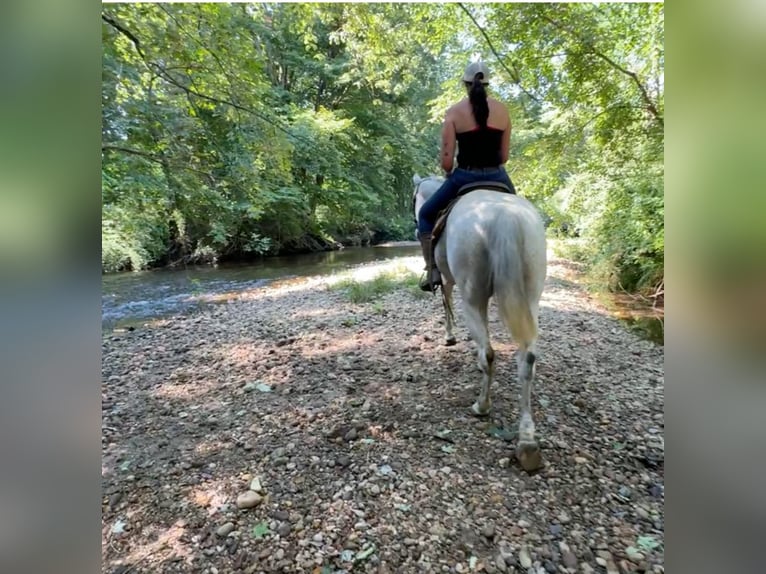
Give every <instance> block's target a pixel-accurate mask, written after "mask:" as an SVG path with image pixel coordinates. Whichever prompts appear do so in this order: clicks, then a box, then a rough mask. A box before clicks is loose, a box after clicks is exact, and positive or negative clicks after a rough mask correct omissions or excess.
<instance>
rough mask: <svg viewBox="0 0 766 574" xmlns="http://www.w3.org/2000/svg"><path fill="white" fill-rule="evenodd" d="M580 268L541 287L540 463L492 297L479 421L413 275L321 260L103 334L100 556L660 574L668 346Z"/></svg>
mask: <svg viewBox="0 0 766 574" xmlns="http://www.w3.org/2000/svg"><path fill="white" fill-rule="evenodd" d="M405 263H406V264H407V265H410V266H411V267H412V268H413V269H417V268H418V267H419V266H420V265H421V263H420V261H418V259H416V258H409V259H406V260H405ZM391 265H397V264H392V263H385V264H382V265H381V264H378V265H375V266H370V265H367V266H362V267H359V268H358V270H357V275H358V277H359V278H362V279H363V278H364V277H365V276H368V277H369V276H370V275H371V274H374V273H375V272H377V271H378V270H380V269H383V268H385V267H387V266H391ZM571 269H572V264H571V263H569V262H567V261H564V260H559V259H552V260H551V261H550V264H549V279H548V282H547V287H546V290H545V293H544V295H543V302H542V309H541V318H540V323H541V340H540V343H539V356H540V360H539V366H538V371H537V372H538V377H537V383H536V388H535V391H534V400H533V404H534V406H535V419H536V422H537V430H538V434H539V436H540V439H541V445H542V448H543V456H544V459H545V467H544V468H543V469H542V470H541V471H540V472H538V473H537V474H535V475H533V476H530V475H527V474H526V473H524V472H523V471H522V470H521V469H520V468H519V467H518V464H517V463H516V462H515V461H514V458H513V442H506V441H505V440H503V439H504V438H508V439H512V436H511V434H510V432H509V429H511V428H512V425H513V424H514V423H515V420H516V416H517V413H518V409H517V396H518V388H517V385H516V384H515V368H514V367H513V363H512V362H511V353H512V351H513V349H514V348H515V347H514V345H513V343H511V342H510V341H509V338H508V336H507V335H506V334H505V333H504V331H503V329H502V326H501V324H500V323H499V321H498V319H497V314H496V313H495V311H494V309H493V310H492V313H491V318H492V323H491V326H490V327H491V331H492V333H493V341H494V346H495V350H496V353H497V357H498V359H497V371H496V383H495V385H494V388H493V399H494V409H493V413H494V416H493V417H492V418H491V419H490V420H487V421H482V420H477V419H475V418H473V417H471V416H470V414H469V411H468V409H469V407H470V405H471V403H472V402H473V400H474V399H475V396H476V393H477V392H478V382H479V371H478V367H477V365H476V362H475V356H474V353H473V348H472V346H471V343H470V341H467V340H466V331H465V329H464V327H463V323H462V320H461V319H460V318H459V315H458V330H457V334H458V340H459V343H458V345H457V346H454V347H444V346H442V345H441V339H442V336H443V328H442V314H441V305H440V301H439V299H438V297H425V298H423V297H417V296H416V295H415V294H413V292H412V291H410V290H408V289H406V288H402V289H398V290H395V291H392V292H390V293H388V294H386V295H384V296H383V297H382V298H381V299H380V300H379V301H377V302H374V303H365V304H352V303H350V302H349V299H348V297H347V296H346V294H345V293H344V292H343V291H340V290H337V289H330V288H328V285H329V284H330V283H332V282H333V281H334V280H335V279H334V278H332V277H330V278H327V277H326V278H312V279H308V280H305V281H297V282H292V283H280V284H276V285H273V286H271V287H269V288H265V289H260V290H254V291H251V292H246V293H241V294H238V295H237V296H236V297H234V298H231V299H229V300H228V301H227V302H225V303H223V304H219V305H214V306H211V307H209V308H206V309H204V310H202V311H200V312H198V313H195V314H194V315H191V316H186V317H178V318H171V319H167V320H163V321H157V322H154V323H152V324H149V325H147V326H145V327H143V328H139V329H137V330H136V331H133V332H126V333H109V334H105V335H104V339H103V385H102V393H103V408H104V418H103V439H102V440H103V463H102V477H103V478H102V484H103V518H102V520H103V525H102V526H103V531H102V532H103V539H102V540H103V545H102V547H103V564H104V565H103V571H104V572H110V573H122V574H126V573H127V572H131V573H133V572H199V573H202V572H205V573H209V574H213V573H215V572H218V573H225V572H251V573H255V572H311V573H317V574H329V573H334V572H390V573H409V572H472V571H486V572H532V573H534V574H542V573H547V572H550V573H553V572H562V573H563V572H577V573H580V572H583V573H588V572H598V573H604V572H607V573H609V574H612V573H621V572H634V571H647V572H663V567H662V564H663V530H664V518H663V501H664V487H663V462H664V441H663V434H664V431H663V349H662V347H658V346H656V345H654V344H653V343H650V342H648V341H644V340H641V339H639V338H637V336H635V335H634V334H632V333H630V332H629V331H627V330H626V329H625V328H624V327H623V326H622V325H621V324H620V323H619V322H618V321H617V320H616V319H613V318H611V317H609V315H608V314H607V313H606V311H605V310H604V309H603V308H602V307H601V306H600V305H599V304H598V303H597V302H596V301H594V300H592V299H591V298H590V297H589V296H588V295H587V294H586V293H585V292H584V291H583V290H582V289H581V288H580V287H579V286H578V285H577V284H576V283H575V282H573V274H572V273H571ZM458 301H459V294H458ZM459 307H460V305H459V303H458V310H459ZM458 312H459V311H458ZM499 429H502V430H499ZM435 435H438V436H435ZM248 491H249V493H248ZM238 504H239V506H249V505H251V506H250V507H249V508H238Z"/></svg>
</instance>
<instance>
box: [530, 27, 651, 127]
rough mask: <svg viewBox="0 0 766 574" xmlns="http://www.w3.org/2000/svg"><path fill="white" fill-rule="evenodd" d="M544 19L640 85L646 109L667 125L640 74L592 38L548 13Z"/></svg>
mask: <svg viewBox="0 0 766 574" xmlns="http://www.w3.org/2000/svg"><path fill="white" fill-rule="evenodd" d="M542 18H543V20H545V21H546V22H548V23H549V24H551V25H553V26H554V27H555V28H558V29H559V30H563V31H565V32H568V33H569V34H570V35H572V36H574V37H575V39H576V40H578V41H579V42H580V43H581V44H582V45H583V46H585V47H587V48H588V49H589V50H590V51H591V52H592V53H593V54H594V55H595V56H597V57H599V58H601V59H602V60H604V61H605V62H606V63H607V64H609V65H610V66H612V68H614V69H615V70H618V71H619V72H621V73H622V74H624V75H626V76H628V77H629V78H631V79H632V80H633V82H634V83H635V84H636V86H637V87H638V89H639V91H640V92H641V98H642V99H643V100H644V104H645V105H646V109H647V110H649V112H650V113H651V114H652V115H653V116H654V118H655V119H656V120H657V121H658V122H659V124H660V125H661V126H662V127H665V120H664V118H663V117H662V115H661V114H660V113H659V111H658V110H657V107H656V106H655V105H654V102H653V101H652V99H651V98H650V97H649V94H648V93H647V92H646V88H645V87H644V85H643V84H642V83H641V81H640V80H639V79H638V75H637V74H636V73H635V72H632V71H630V70H628V69H626V68H623V67H622V66H621V65H620V64H618V63H617V62H615V61H614V60H612V59H611V58H610V57H609V56H607V55H606V54H603V53H602V52H600V51H598V50H597V49H596V46H595V45H594V44H593V42H591V41H590V40H585V39H584V38H582V37H581V36H580V35H579V34H577V33H576V32H573V31H572V30H570V29H569V28H568V27H567V26H565V25H563V24H561V23H559V22H557V21H556V20H554V19H553V18H551V17H550V16H548V15H547V14H542Z"/></svg>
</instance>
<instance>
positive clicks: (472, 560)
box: [468, 556, 479, 570]
mask: <svg viewBox="0 0 766 574" xmlns="http://www.w3.org/2000/svg"><path fill="white" fill-rule="evenodd" d="M478 561H479V559H478V558H476V556H471V558H469V559H468V567H469V568H470V569H471V570H473V569H475V568H476V563H477V562H478Z"/></svg>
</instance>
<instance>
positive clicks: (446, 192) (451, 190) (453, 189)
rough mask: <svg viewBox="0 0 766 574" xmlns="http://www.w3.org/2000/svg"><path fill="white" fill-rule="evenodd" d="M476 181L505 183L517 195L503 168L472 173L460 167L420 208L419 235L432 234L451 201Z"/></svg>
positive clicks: (472, 171)
mask: <svg viewBox="0 0 766 574" xmlns="http://www.w3.org/2000/svg"><path fill="white" fill-rule="evenodd" d="M474 181H497V182H500V183H504V184H505V185H507V186H508V187H510V188H511V191H513V193H516V188H515V187H513V183H512V182H511V178H510V177H508V173H506V171H505V168H504V167H503V166H500V167H492V168H487V169H482V170H471V171H468V170H467V169H463V168H460V167H458V168H456V169H455V170H453V171H452V173H451V174H450V175H449V177H447V179H446V180H445V181H444V183H443V184H442V186H441V187H440V188H439V189H437V190H436V193H434V194H433V195H432V196H431V197H430V198H429V199H428V201H426V202H425V203H424V204H423V207H421V208H420V213H419V214H418V234H419V235H420V236H421V237H423V236H424V235H425V234H426V233H428V234H430V233H431V232H432V231H433V230H434V225H435V224H436V218H437V216H438V215H439V212H440V211H441V210H442V209H444V208H445V207H447V206H448V205H449V203H450V201H452V200H453V199H455V197H456V196H457V192H458V191H459V190H460V188H461V187H463V186H464V185H466V184H467V183H473V182H474Z"/></svg>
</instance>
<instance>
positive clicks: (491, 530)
mask: <svg viewBox="0 0 766 574" xmlns="http://www.w3.org/2000/svg"><path fill="white" fill-rule="evenodd" d="M481 534H482V536H484V537H485V538H493V537H494V536H495V525H494V524H487V525H485V526H484V527H483V528H482V529H481Z"/></svg>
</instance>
